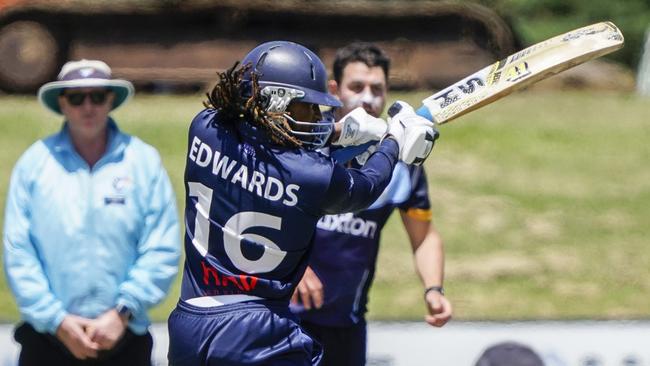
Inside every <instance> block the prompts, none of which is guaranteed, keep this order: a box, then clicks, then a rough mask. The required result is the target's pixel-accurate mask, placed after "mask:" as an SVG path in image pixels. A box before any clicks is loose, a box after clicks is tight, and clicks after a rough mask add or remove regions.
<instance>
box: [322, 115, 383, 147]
mask: <svg viewBox="0 0 650 366" xmlns="http://www.w3.org/2000/svg"><path fill="white" fill-rule="evenodd" d="M336 123H337V124H341V134H340V136H339V138H338V140H337V141H334V142H332V145H337V146H356V145H361V144H365V143H366V142H369V141H379V140H381V138H382V137H383V136H384V135H385V134H386V130H387V128H388V125H387V123H386V121H384V120H383V119H381V118H375V117H373V116H371V115H369V114H368V113H367V112H366V111H365V110H364V109H363V108H362V107H358V108H355V109H354V110H352V112H350V113H348V114H346V115H345V117H343V118H341V120H340V121H339V122H336Z"/></svg>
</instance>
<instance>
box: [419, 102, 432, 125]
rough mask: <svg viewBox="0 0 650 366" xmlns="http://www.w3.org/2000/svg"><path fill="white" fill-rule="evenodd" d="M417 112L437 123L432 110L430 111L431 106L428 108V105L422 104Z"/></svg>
mask: <svg viewBox="0 0 650 366" xmlns="http://www.w3.org/2000/svg"><path fill="white" fill-rule="evenodd" d="M415 114H417V115H418V116H420V117H424V118H426V119H428V120H429V121H431V122H433V123H436V121H435V120H434V119H433V116H432V115H431V112H429V108H427V107H426V106H422V107H420V108H418V110H417V111H415Z"/></svg>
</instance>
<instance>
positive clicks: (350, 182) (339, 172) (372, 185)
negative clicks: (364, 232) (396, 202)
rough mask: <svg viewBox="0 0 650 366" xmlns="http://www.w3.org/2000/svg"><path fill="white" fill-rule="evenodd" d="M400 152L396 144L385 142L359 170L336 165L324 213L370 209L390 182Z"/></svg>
mask: <svg viewBox="0 0 650 366" xmlns="http://www.w3.org/2000/svg"><path fill="white" fill-rule="evenodd" d="M398 153H399V148H398V145H397V142H396V141H395V140H393V139H386V140H384V141H383V142H382V143H381V145H380V146H379V148H378V149H377V151H376V152H375V153H374V154H373V155H372V156H371V157H370V158H369V159H368V161H367V162H366V164H365V165H364V166H363V167H361V168H360V169H348V168H345V167H344V166H342V165H339V164H336V165H335V166H334V169H333V172H332V179H331V181H330V185H329V187H328V189H327V191H326V192H325V194H324V201H323V202H324V206H323V210H324V212H325V213H326V214H337V213H344V212H354V211H359V210H362V209H364V208H366V207H368V206H370V204H372V203H373V202H374V201H375V200H376V199H377V198H378V197H379V196H380V195H381V193H382V192H383V191H384V189H385V188H386V186H387V185H388V183H389V182H390V180H391V177H392V174H393V169H394V168H395V164H396V163H397V161H398Z"/></svg>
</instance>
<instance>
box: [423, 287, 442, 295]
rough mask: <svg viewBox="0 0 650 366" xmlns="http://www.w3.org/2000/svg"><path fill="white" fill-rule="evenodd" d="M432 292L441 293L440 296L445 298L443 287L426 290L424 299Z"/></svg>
mask: <svg viewBox="0 0 650 366" xmlns="http://www.w3.org/2000/svg"><path fill="white" fill-rule="evenodd" d="M430 291H436V292H439V293H440V295H442V296H445V288H444V287H442V286H431V287H427V288H426V289H424V297H427V294H428V293H429V292H430Z"/></svg>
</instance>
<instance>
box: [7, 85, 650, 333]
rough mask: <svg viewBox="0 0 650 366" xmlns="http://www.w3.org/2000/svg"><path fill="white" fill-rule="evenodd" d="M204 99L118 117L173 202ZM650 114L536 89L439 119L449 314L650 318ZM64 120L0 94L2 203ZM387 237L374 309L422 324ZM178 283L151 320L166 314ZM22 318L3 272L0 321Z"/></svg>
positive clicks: (432, 174) (417, 289)
mask: <svg viewBox="0 0 650 366" xmlns="http://www.w3.org/2000/svg"><path fill="white" fill-rule="evenodd" d="M425 96H426V94H424V93H409V94H397V93H393V94H392V95H391V100H393V99H398V98H399V99H404V100H406V101H408V102H411V103H413V104H414V105H418V104H419V101H420V100H421V99H423V98H424V97H425ZM202 99H203V98H202V97H201V96H147V95H137V96H136V98H135V99H134V100H133V101H132V102H131V103H130V104H128V105H126V106H125V107H123V108H121V109H119V110H118V111H116V113H115V114H114V117H115V118H116V120H117V121H118V124H119V125H120V127H121V128H122V129H123V130H125V131H126V132H128V133H131V134H135V135H137V136H139V137H140V138H142V139H143V140H144V141H146V142H148V143H150V144H152V145H154V146H155V147H157V148H158V150H159V151H160V153H161V155H162V157H163V161H164V163H165V166H166V168H167V170H168V172H169V175H170V177H171V179H172V183H173V185H174V188H175V190H176V193H177V198H178V206H179V209H180V210H182V208H183V205H184V192H183V169H184V161H185V153H186V144H187V141H186V138H187V125H188V124H189V122H190V120H191V119H192V117H193V116H194V114H195V113H196V112H198V110H199V109H200V108H201V100H202ZM649 112H650V101H648V100H644V99H640V98H637V97H634V96H630V95H620V94H602V93H599V94H586V93H569V92H555V93H543V92H534V91H530V92H524V93H518V94H516V95H512V96H510V97H508V98H506V99H504V100H501V101H498V102H496V103H495V104H493V105H490V106H488V107H485V108H483V109H481V110H479V111H475V112H472V113H471V114H469V115H467V116H465V117H461V118H460V119H459V120H457V121H454V122H451V123H450V124H447V125H443V126H440V131H441V138H440V140H438V143H437V146H436V148H435V150H434V152H433V153H432V154H431V157H430V158H429V160H428V161H427V162H426V169H427V174H428V178H429V185H430V189H431V191H430V192H431V200H432V205H433V210H434V223H435V225H436V227H437V228H438V229H439V231H440V232H441V233H442V235H443V238H444V241H445V246H446V258H447V264H446V268H447V269H446V273H447V275H446V281H445V287H446V289H447V297H448V298H449V299H450V300H451V301H452V303H453V305H454V308H455V318H456V319H465V320H469V319H472V320H475V319H540V318H543V319H569V318H571V319H573V318H597V319H599V318H648V317H649V316H650V302H649V301H648V298H647V293H648V292H649V291H650V275H649V273H650V272H649V270H648V268H650V250H649V249H648V244H650V239H649V238H650V225H649V223H648V218H650V166H649V165H648V162H649V161H650V147H649V146H650V144H649V143H648V141H649V140H650V124H649V123H648V122H647V118H646V117H645V116H647V115H648V114H649ZM60 124H61V119H60V118H57V117H56V116H54V115H52V114H49V113H48V112H46V111H45V110H44V109H43V108H42V107H40V106H39V105H38V104H37V103H36V101H35V98H33V97H6V96H5V97H1V98H0V131H1V133H0V139H1V141H0V150H1V152H2V157H3V158H2V160H0V176H1V177H2V178H1V180H0V205H1V206H2V209H3V210H2V212H3V211H4V202H5V196H6V191H7V185H8V182H9V176H10V173H11V169H12V167H13V165H14V163H15V161H16V160H17V159H18V157H19V156H20V154H21V153H22V152H23V151H24V150H25V149H26V148H27V147H28V146H29V145H30V144H32V143H33V141H35V140H36V139H38V138H41V137H44V136H46V135H47V134H50V133H53V132H55V131H57V130H58V129H59V128H60ZM179 217H181V214H180V212H179ZM383 234H384V235H383V239H382V244H381V245H382V248H381V250H380V258H379V263H378V265H377V274H376V280H375V284H374V286H373V288H372V291H371V299H370V317H371V318H372V319H411V320H415V319H421V318H422V316H423V314H424V304H423V301H422V286H421V284H420V282H419V279H418V278H417V276H416V275H415V274H414V270H413V262H412V256H411V250H410V245H409V244H408V242H407V238H406V234H405V232H404V230H403V228H402V225H401V222H400V220H399V216H398V215H393V217H392V218H391V220H390V221H389V223H388V226H387V227H386V228H385V230H384V232H383ZM179 282H180V276H179V278H178V279H177V281H176V283H175V284H174V286H173V290H172V293H171V294H170V296H169V297H168V299H167V300H166V301H165V302H164V303H163V304H162V305H160V306H159V307H157V308H156V309H155V310H154V311H153V317H154V319H155V320H158V321H164V320H166V317H167V315H168V314H169V312H170V311H171V308H172V307H173V305H174V303H175V302H176V299H177V296H178V288H179ZM17 317H18V315H17V311H16V308H15V304H14V301H13V298H12V296H11V294H10V292H9V290H8V288H7V284H6V281H4V277H2V279H0V320H5V321H14V320H16V319H17Z"/></svg>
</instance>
